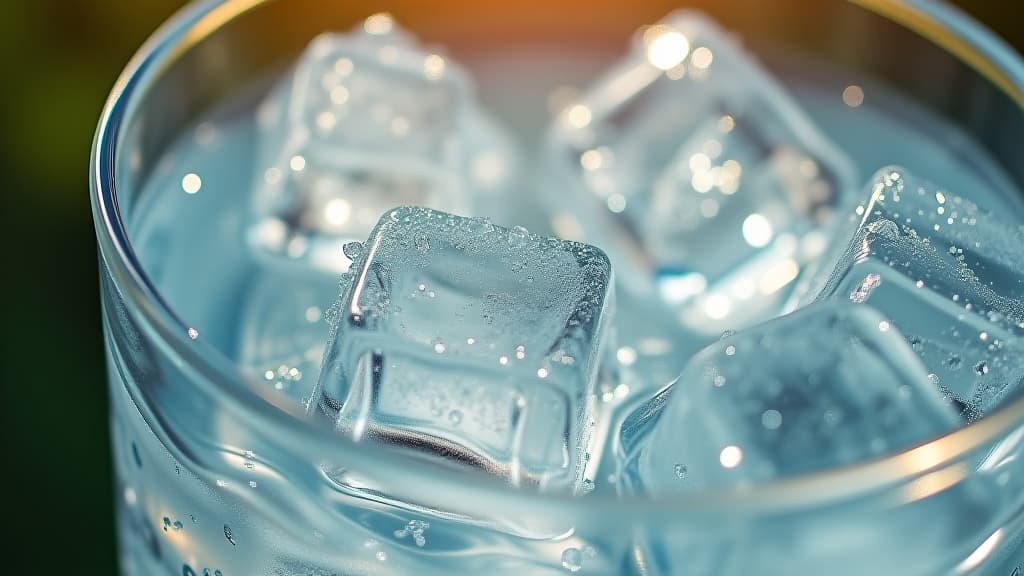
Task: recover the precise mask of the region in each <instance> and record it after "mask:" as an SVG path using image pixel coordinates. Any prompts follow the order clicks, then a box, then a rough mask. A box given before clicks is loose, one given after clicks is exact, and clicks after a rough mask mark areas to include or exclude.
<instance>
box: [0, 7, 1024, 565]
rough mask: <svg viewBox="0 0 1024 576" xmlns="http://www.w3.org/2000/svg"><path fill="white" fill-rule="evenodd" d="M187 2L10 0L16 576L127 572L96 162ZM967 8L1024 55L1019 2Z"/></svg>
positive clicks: (8, 315) (8, 360)
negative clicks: (115, 117) (142, 57)
mask: <svg viewBox="0 0 1024 576" xmlns="http://www.w3.org/2000/svg"><path fill="white" fill-rule="evenodd" d="M808 1H812V0H808ZM183 3H184V2H181V1H178V0H37V1H33V0H6V1H4V2H2V6H0V62H3V78H4V79H5V82H4V87H3V88H2V89H0V143H2V154H0V175H2V177H0V189H2V192H0V198H2V204H0V206H2V210H3V212H2V214H3V222H4V226H3V232H4V236H5V245H6V246H7V247H8V248H7V249H6V250H5V255H4V258H3V260H2V262H3V268H2V269H3V274H2V276H0V278H2V285H3V286H4V287H3V288H2V289H0V293H3V294H5V298H4V300H5V302H6V304H5V306H4V308H3V309H4V318H3V324H2V327H3V328H2V330H3V331H2V333H0V343H2V346H3V348H2V353H3V354H2V360H3V370H2V372H0V377H2V379H3V386H4V396H3V399H2V411H3V438H4V443H5V445H4V451H3V454H2V457H3V459H4V460H3V462H4V464H5V465H4V467H3V471H2V474H3V478H4V486H5V487H6V488H5V490H4V493H5V498H4V505H5V506H4V512H3V517H4V522H5V524H6V529H10V530H12V531H13V533H14V534H15V538H14V540H13V542H12V541H10V540H8V541H7V542H6V546H5V548H6V549H7V550H8V551H7V552H6V553H5V554H4V556H5V557H6V559H5V561H4V562H3V566H5V568H4V569H3V571H4V572H5V573H11V572H13V573H18V574H22V573H25V574H28V573H33V574H37V573H38V574H49V573H56V572H57V571H60V572H64V571H65V570H67V569H71V570H72V571H74V572H76V573H79V572H80V573H86V574H114V573H115V552H114V524H113V498H112V494H113V488H112V486H113V480H112V478H111V472H110V456H109V449H108V435H107V407H106V404H107V393H106V382H105V374H104V361H103V348H102V346H103V344H102V337H101V327H100V312H99V296H98V279H97V269H96V250H95V245H94V235H93V227H92V216H91V212H90V206H89V187H88V180H87V162H88V156H89V147H90V144H91V140H92V134H93V130H94V129H95V123H96V120H97V118H98V116H99V113H100V108H101V107H102V104H103V101H104V99H105V98H106V95H107V92H108V91H109V90H110V87H111V86H112V85H113V82H114V79H115V78H116V76H117V74H118V72H119V71H120V69H121V68H122V67H123V66H124V64H125V63H126V62H127V61H128V59H129V57H130V56H131V54H132V53H133V52H134V50H135V49H136V48H137V47H138V46H139V45H140V44H141V43H142V42H143V40H145V38H146V37H147V36H148V35H149V34H150V32H151V31H152V30H153V29H154V28H156V27H157V26H158V25H159V24H160V22H162V21H163V20H164V19H166V17H167V16H169V15H170V14H171V13H172V12H173V11H174V10H175V9H176V8H178V7H179V6H181V5H182V4H183ZM957 4H959V5H961V7H962V8H964V9H965V10H966V11H968V12H969V13H972V14H974V15H975V16H976V17H977V18H979V19H980V20H982V21H983V22H985V23H987V24H988V25H989V26H991V27H992V28H994V29H995V30H996V31H997V32H999V33H1000V34H1001V35H1002V36H1003V38H1005V39H1007V40H1008V41H1010V42H1011V43H1013V44H1014V45H1015V46H1016V47H1017V49H1018V50H1022V51H1024V31H1022V30H1024V21H1022V18H1021V8H1020V7H1019V6H1017V2H1014V1H1007V0H973V1H970V0H960V1H959V2H957ZM1019 136H1020V137H1021V138H1024V134H1021V135H1019ZM11 560H13V564H12V563H11ZM14 567H19V568H21V569H17V570H14V571H12V570H11V568H14Z"/></svg>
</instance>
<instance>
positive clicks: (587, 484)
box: [580, 478, 597, 496]
mask: <svg viewBox="0 0 1024 576" xmlns="http://www.w3.org/2000/svg"><path fill="white" fill-rule="evenodd" d="M596 487H597V486H596V485H595V484H594V481H593V480H591V479H590V478H587V479H585V480H583V485H582V486H581V487H580V494H582V495H584V496H586V495H587V494H590V493H591V492H593V491H594V488H596Z"/></svg>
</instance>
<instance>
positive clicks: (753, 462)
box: [620, 302, 960, 493]
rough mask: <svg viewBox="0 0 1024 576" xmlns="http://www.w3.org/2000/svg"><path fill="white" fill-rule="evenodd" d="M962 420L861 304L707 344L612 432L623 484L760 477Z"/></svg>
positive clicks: (851, 458) (925, 435) (848, 457)
mask: <svg viewBox="0 0 1024 576" xmlns="http://www.w3.org/2000/svg"><path fill="white" fill-rule="evenodd" d="M959 422H960V419H959V417H958V416H957V412H956V410H955V409H954V408H953V406H952V405H951V404H950V403H949V402H948V401H947V399H946V398H944V397H943V396H942V394H941V393H940V392H939V391H938V390H937V389H936V388H935V387H934V386H932V385H931V383H930V382H929V380H928V373H927V371H926V370H925V369H924V367H923V366H922V365H921V362H920V360H919V359H918V358H917V356H916V355H915V354H914V352H913V351H912V350H911V348H910V345H909V344H907V343H906V342H905V341H904V339H903V337H902V336H900V334H899V333H898V332H897V330H896V329H895V328H894V327H892V326H891V325H890V324H889V323H888V322H887V321H886V320H885V318H884V317H883V316H882V315H881V314H879V313H878V312H876V311H875V310H873V309H872V308H870V307H869V306H855V305H853V304H850V303H845V302H839V303H820V304H814V305H811V306H809V307H807V308H803V309H801V310H798V311H797V312H794V313H793V314H790V315H787V316H784V317H781V318H778V319H776V320H772V321H769V322H767V323H764V324H761V325H759V326H757V327H754V328H750V329H748V330H745V331H741V332H739V333H737V334H735V335H733V336H730V337H727V338H724V339H722V340H721V341H720V342H718V343H716V344H714V345H712V346H710V347H708V348H706V349H705V350H703V351H702V352H701V353H700V354H698V355H697V356H695V357H694V358H693V359H692V360H691V361H690V362H689V364H688V365H687V367H686V368H685V369H684V370H683V372H682V374H681V375H680V377H679V379H678V381H677V382H676V383H675V384H673V385H672V387H671V388H669V389H668V390H665V391H663V392H662V393H661V394H659V395H658V396H656V397H655V399H654V400H652V401H651V402H650V404H649V405H646V406H643V407H641V408H640V409H638V410H637V411H636V412H635V413H634V414H633V415H631V416H630V418H629V419H627V421H626V422H625V423H624V425H623V429H622V433H621V435H620V442H621V448H622V450H621V453H622V454H623V456H624V462H625V464H624V467H625V473H624V475H623V482H624V486H625V487H627V489H629V490H632V491H639V492H652V493H660V492H665V491H672V490H700V489H708V488H713V487H723V486H730V485H733V486H737V485H749V484H757V483H763V482H766V481H769V480H772V479H775V478H780V477H786V476H791V475H797V474H801V473H806V472H812V471H815V470H823V469H828V468H834V467H837V466H841V465H843V464H848V463H851V462H857V461H860V460H864V459H867V458H870V457H873V456H877V455H880V454H884V453H887V452H892V451H895V450H899V449H903V448H908V447H910V446H912V445H914V444H916V443H918V442H922V441H925V440H927V439H929V438H931V437H933V436H936V435H938V434H940V433H942V432H945V431H948V430H950V429H952V428H953V427H955V426H956V425H957V424H958V423H959Z"/></svg>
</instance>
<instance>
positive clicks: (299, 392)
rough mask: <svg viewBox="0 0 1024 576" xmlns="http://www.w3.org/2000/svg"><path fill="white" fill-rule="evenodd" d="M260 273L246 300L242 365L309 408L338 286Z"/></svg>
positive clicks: (241, 322)
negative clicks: (329, 316)
mask: <svg viewBox="0 0 1024 576" xmlns="http://www.w3.org/2000/svg"><path fill="white" fill-rule="evenodd" d="M261 272H262V273H261V274H258V275H257V276H256V277H254V278H252V279H251V280H250V283H249V286H248V287H247V288H248V289H247V291H246V292H245V296H244V297H243V299H242V303H241V307H242V308H241V313H240V315H239V328H238V350H237V353H236V358H237V363H238V365H239V366H241V367H242V368H243V369H244V370H247V371H249V372H250V373H251V374H252V376H253V377H254V378H255V379H256V380H258V381H260V382H262V383H263V384H265V385H266V386H267V387H269V388H272V389H274V390H276V391H277V392H279V393H280V394H282V395H284V396H286V397H288V398H290V399H292V400H293V401H295V402H297V403H301V404H308V402H309V398H310V395H311V394H312V393H313V389H314V387H315V385H316V381H317V377H318V376H319V374H320V365H321V363H322V361H323V352H324V344H325V343H326V342H327V337H328V333H329V332H328V325H327V322H326V321H325V320H324V315H325V312H326V311H327V309H328V308H329V307H330V306H331V304H332V303H333V302H334V300H335V299H336V298H337V292H338V283H337V281H336V280H332V279H330V278H328V277H320V276H314V275H307V276H305V277H298V278H295V277H286V276H284V275H281V274H276V273H275V272H274V271H273V270H262V271H261Z"/></svg>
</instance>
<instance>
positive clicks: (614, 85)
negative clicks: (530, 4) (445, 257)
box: [547, 11, 855, 333]
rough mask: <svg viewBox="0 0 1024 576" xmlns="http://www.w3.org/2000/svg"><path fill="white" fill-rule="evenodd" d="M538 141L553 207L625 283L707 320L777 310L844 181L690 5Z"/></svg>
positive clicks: (802, 125)
mask: <svg viewBox="0 0 1024 576" xmlns="http://www.w3.org/2000/svg"><path fill="white" fill-rule="evenodd" d="M549 146H550V149H549V156H550V158H551V162H552V167H551V171H552V177H551V181H552V185H553V186H557V189H554V188H553V189H552V191H551V192H549V193H548V194H547V197H549V198H551V199H552V200H554V201H556V202H561V204H560V205H559V206H558V208H559V209H560V210H561V212H560V217H562V218H564V217H566V215H568V214H572V215H574V217H575V218H578V220H579V222H578V224H579V225H580V227H581V228H582V232H583V235H584V236H583V238H584V239H585V240H586V241H589V242H595V243H597V244H599V245H600V246H602V247H604V248H605V249H606V250H607V251H608V252H609V254H610V256H611V258H612V260H613V262H614V263H615V266H616V268H617V269H618V270H619V272H620V274H619V278H620V281H621V282H623V284H624V286H625V287H626V288H628V289H631V290H633V291H637V292H640V293H646V294H652V295H653V294H656V295H658V296H660V297H661V299H662V300H663V301H664V302H666V303H667V304H669V305H671V306H673V307H675V309H676V311H677V313H678V315H679V318H680V321H682V322H683V323H684V324H687V325H689V326H690V327H692V328H695V329H697V330H699V331H702V332H705V333H717V332H721V330H722V329H724V328H739V327H741V326H742V325H744V324H748V323H751V322H755V321H758V320H763V319H765V318H768V317H771V316H774V315H777V314H778V313H779V311H780V308H781V304H782V302H783V299H784V297H785V295H786V294H787V293H788V292H789V290H790V289H791V287H792V285H793V280H794V279H795V278H796V277H797V275H798V274H799V273H800V271H801V269H802V268H803V266H804V265H805V264H806V263H807V262H810V261H813V260H814V259H815V258H816V257H817V256H819V255H820V253H821V251H822V248H823V246H824V243H823V241H822V240H823V237H824V235H823V232H822V229H823V226H825V225H826V224H827V223H829V222H830V220H831V214H832V212H833V208H834V207H835V205H836V204H837V202H839V201H840V199H841V197H842V196H844V195H845V193H846V192H847V191H848V190H851V189H852V188H853V187H854V186H855V176H854V174H853V169H852V164H851V163H850V161H849V160H848V159H847V158H846V157H845V155H844V154H842V153H841V152H840V151H839V150H837V149H836V148H835V147H834V146H833V145H832V144H831V142H829V141H828V140H827V139H826V138H825V136H823V135H822V134H821V133H820V132H819V130H818V129H817V128H816V127H815V126H814V124H813V123H812V122H811V120H810V119H809V118H808V117H807V116H806V115H805V114H804V112H803V111H801V110H800V108H799V107H798V106H797V104H796V103H795V102H794V101H793V100H792V99H791V97H790V96H789V95H787V94H786V92H785V90H784V89H783V88H782V87H781V86H779V84H778V83H777V82H776V81H775V80H773V79H772V78H771V77H770V75H769V74H768V73H766V72H765V71H764V70H762V69H761V67H760V66H759V65H758V64H757V63H756V62H755V61H754V60H753V59H752V58H751V56H750V55H748V54H746V53H745V52H744V51H743V50H742V49H741V48H740V47H739V46H738V45H737V43H736V42H735V41H734V39H732V38H730V37H728V36H727V35H726V34H725V32H723V31H722V30H721V29H719V28H718V26H717V25H715V24H714V23H713V22H711V21H710V20H708V19H707V18H706V17H704V16H702V15H700V14H698V13H694V12H685V11H684V12H677V13H673V14H671V15H670V16H668V17H667V18H665V19H664V20H663V21H662V22H660V23H658V24H656V25H654V26H651V27H648V28H646V29H645V30H644V31H643V32H642V34H641V35H640V36H639V37H638V38H637V40H636V42H635V46H634V48H633V50H632V52H631V54H630V55H629V56H628V57H627V58H626V59H624V60H623V61H621V62H619V63H618V64H616V65H615V66H614V67H613V68H612V69H611V70H609V71H608V72H607V73H606V74H605V75H604V76H603V77H602V78H600V79H599V80H598V81H597V82H596V84H595V85H593V86H592V87H591V88H590V89H589V90H587V91H586V92H585V93H584V94H583V96H582V97H581V98H580V99H579V100H578V101H577V102H575V103H574V104H572V105H570V106H568V107H566V108H565V110H564V111H563V112H562V113H561V115H560V116H559V118H558V119H557V120H556V122H555V123H554V125H553V126H552V128H551V130H550V134H549ZM565 189H568V193H566V190H565Z"/></svg>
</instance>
